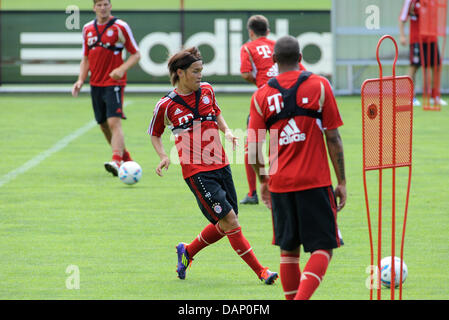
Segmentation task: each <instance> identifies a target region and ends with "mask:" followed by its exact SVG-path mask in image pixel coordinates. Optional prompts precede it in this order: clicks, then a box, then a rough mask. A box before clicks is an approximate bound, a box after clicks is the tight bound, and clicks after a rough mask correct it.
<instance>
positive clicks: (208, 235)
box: [186, 223, 225, 259]
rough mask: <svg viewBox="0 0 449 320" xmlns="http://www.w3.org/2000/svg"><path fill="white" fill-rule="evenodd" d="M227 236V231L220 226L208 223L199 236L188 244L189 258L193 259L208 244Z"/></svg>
mask: <svg viewBox="0 0 449 320" xmlns="http://www.w3.org/2000/svg"><path fill="white" fill-rule="evenodd" d="M224 236H225V232H224V231H223V230H221V228H220V226H219V225H218V223H217V224H215V225H214V224H212V223H210V224H208V225H207V226H206V227H205V228H204V229H203V230H202V231H201V232H200V233H199V234H198V236H197V237H196V238H195V239H194V240H193V241H192V242H191V243H190V244H188V245H187V246H186V249H187V253H188V254H189V258H190V259H192V258H193V257H194V256H195V255H196V254H197V253H198V251H200V250H202V249H204V248H205V247H207V246H208V245H210V244H212V243H214V242H217V241H218V240H220V239H221V238H223V237H224Z"/></svg>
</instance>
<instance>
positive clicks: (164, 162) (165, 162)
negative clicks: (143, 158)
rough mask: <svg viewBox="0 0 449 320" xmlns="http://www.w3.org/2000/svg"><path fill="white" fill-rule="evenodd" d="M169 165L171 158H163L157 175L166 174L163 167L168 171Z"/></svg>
mask: <svg viewBox="0 0 449 320" xmlns="http://www.w3.org/2000/svg"><path fill="white" fill-rule="evenodd" d="M169 166H170V160H169V159H168V158H163V159H162V160H161V162H159V165H158V166H157V168H156V173H157V175H158V176H160V177H163V176H164V175H163V174H162V169H165V171H167V170H168V167H169Z"/></svg>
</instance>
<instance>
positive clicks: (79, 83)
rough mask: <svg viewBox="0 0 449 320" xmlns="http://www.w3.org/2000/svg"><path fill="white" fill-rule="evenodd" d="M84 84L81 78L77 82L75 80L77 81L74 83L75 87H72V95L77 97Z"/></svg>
mask: <svg viewBox="0 0 449 320" xmlns="http://www.w3.org/2000/svg"><path fill="white" fill-rule="evenodd" d="M83 84H84V81H81V80H78V81H77V82H75V83H74V84H73V87H72V96H74V97H77V96H78V94H79V93H80V91H81V87H82V86H83Z"/></svg>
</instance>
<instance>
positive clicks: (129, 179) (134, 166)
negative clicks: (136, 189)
mask: <svg viewBox="0 0 449 320" xmlns="http://www.w3.org/2000/svg"><path fill="white" fill-rule="evenodd" d="M118 177H119V178H120V180H121V181H122V182H124V183H126V184H135V183H137V182H139V180H140V178H142V168H141V167H140V165H139V164H138V163H137V162H135V161H126V162H124V163H123V164H122V165H121V166H120V169H119V170H118Z"/></svg>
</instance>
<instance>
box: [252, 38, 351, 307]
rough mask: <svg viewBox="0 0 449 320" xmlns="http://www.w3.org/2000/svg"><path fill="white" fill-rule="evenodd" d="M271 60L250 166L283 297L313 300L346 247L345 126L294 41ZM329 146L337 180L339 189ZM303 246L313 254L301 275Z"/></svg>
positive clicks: (257, 106) (257, 100)
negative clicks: (267, 213)
mask: <svg viewBox="0 0 449 320" xmlns="http://www.w3.org/2000/svg"><path fill="white" fill-rule="evenodd" d="M273 60H274V61H275V62H277V63H278V67H279V72H280V74H279V76H277V77H275V78H273V79H271V80H270V81H268V84H267V85H265V86H263V87H261V88H259V89H258V90H257V91H256V92H255V93H254V95H253V97H252V100H251V108H250V121H249V128H248V143H249V146H248V148H249V149H248V150H249V160H250V163H252V164H253V166H254V169H255V172H256V174H257V175H258V178H259V181H260V184H261V187H260V193H261V199H262V201H263V202H264V204H265V205H266V206H267V207H268V208H270V209H271V210H272V217H273V230H274V239H273V244H275V245H277V246H279V247H280V250H281V252H280V255H281V257H280V277H281V283H282V287H283V290H284V295H285V297H286V299H288V300H292V299H301V300H302V299H310V297H311V296H312V294H313V293H314V291H315V290H316V289H317V287H318V286H319V284H320V283H321V281H322V280H323V277H324V275H325V272H326V270H327V267H328V264H329V262H330V260H331V257H332V251H333V249H335V248H338V247H339V246H340V245H342V244H343V242H342V239H341V236H340V232H339V230H338V227H337V211H340V210H341V209H342V208H343V206H344V205H345V203H346V178H345V170H344V156H343V144H342V140H341V137H340V134H339V131H338V127H340V126H341V125H342V124H343V122H342V121H341V118H340V114H339V112H338V108H337V104H336V101H335V98H334V95H333V93H332V88H331V86H330V84H329V82H328V80H327V79H326V78H324V77H321V76H318V75H314V74H312V73H310V72H307V71H300V70H299V67H298V61H300V60H301V53H300V49H299V43H298V40H297V39H296V38H294V37H291V36H286V37H282V38H280V39H279V40H278V41H277V42H276V45H275V47H274V54H273ZM298 88H299V89H298ZM276 106H278V107H276ZM266 130H269V134H270V155H269V162H270V169H269V175H267V174H266V171H265V169H264V157H263V153H262V150H261V149H262V144H263V140H264V139H265V135H266ZM323 133H324V136H325V140H326V144H325V143H324V139H323ZM326 145H327V149H328V153H329V156H330V159H331V161H332V164H333V167H334V171H335V175H336V178H337V180H338V182H337V186H336V187H335V190H333V189H332V181H331V176H330V169H329V164H328V158H327V153H326ZM336 199H338V200H339V202H338V204H337V200H336ZM301 246H303V249H304V251H305V252H310V253H311V255H310V258H309V259H308V261H307V263H306V265H305V268H304V270H303V271H302V273H301V271H300V266H299V255H300V247H301Z"/></svg>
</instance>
